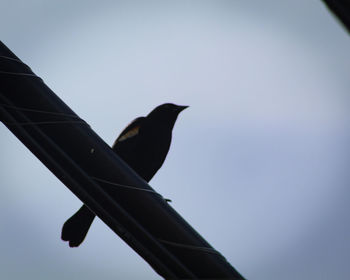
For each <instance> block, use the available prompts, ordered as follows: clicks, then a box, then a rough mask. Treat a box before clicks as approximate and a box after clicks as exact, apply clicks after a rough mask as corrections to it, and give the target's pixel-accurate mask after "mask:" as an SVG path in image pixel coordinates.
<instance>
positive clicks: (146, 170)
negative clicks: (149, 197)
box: [61, 103, 188, 247]
mask: <svg viewBox="0 0 350 280" xmlns="http://www.w3.org/2000/svg"><path fill="white" fill-rule="evenodd" d="M187 107H188V106H181V105H176V104H172V103H165V104H162V105H159V106H157V107H156V108H155V109H153V110H152V111H151V112H150V113H149V114H148V115H147V116H145V117H138V118H136V119H135V120H134V121H132V122H131V123H130V124H129V125H128V126H127V127H126V128H125V129H124V130H123V131H122V132H121V133H120V135H119V136H118V137H117V139H116V140H115V142H114V144H113V146H112V149H113V151H114V152H115V153H116V154H117V155H118V156H119V157H121V158H122V159H123V160H124V161H125V162H126V163H127V164H128V165H129V166H130V167H131V168H132V169H133V170H134V171H136V173H137V174H138V175H139V176H140V177H141V178H143V179H144V180H145V181H147V182H149V181H150V180H151V179H152V178H153V176H154V175H155V174H156V173H157V171H158V170H159V169H160V168H161V166H162V165H163V163H164V161H165V158H166V156H167V154H168V151H169V148H170V144H171V138H172V130H173V128H174V125H175V122H176V120H177V117H178V115H179V113H180V112H181V111H183V110H184V109H186V108H187ZM94 218H95V214H94V213H93V212H92V211H90V209H89V208H88V207H87V206H86V205H85V204H83V206H81V208H80V209H79V210H78V211H77V212H76V213H75V214H74V215H73V216H71V217H70V218H69V219H68V220H67V221H66V222H65V223H64V225H63V227H62V233H61V238H62V240H63V241H68V244H69V246H70V247H78V246H79V245H80V244H81V243H82V242H83V241H84V239H85V237H86V235H87V233H88V231H89V229H90V226H91V224H92V222H93V220H94Z"/></svg>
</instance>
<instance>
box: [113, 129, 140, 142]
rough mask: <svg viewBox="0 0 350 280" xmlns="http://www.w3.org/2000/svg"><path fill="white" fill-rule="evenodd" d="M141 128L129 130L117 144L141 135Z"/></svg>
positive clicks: (121, 136)
mask: <svg viewBox="0 0 350 280" xmlns="http://www.w3.org/2000/svg"><path fill="white" fill-rule="evenodd" d="M139 130H140V126H135V127H133V128H132V129H130V130H128V131H127V132H126V133H124V134H122V135H120V137H119V138H118V139H117V141H116V142H122V141H125V140H126V139H129V138H131V137H134V136H136V135H137V134H139Z"/></svg>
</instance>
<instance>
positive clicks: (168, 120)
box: [147, 103, 188, 128]
mask: <svg viewBox="0 0 350 280" xmlns="http://www.w3.org/2000/svg"><path fill="white" fill-rule="evenodd" d="M187 107H188V106H180V105H176V104H172V103H165V104H162V105H159V106H158V107H156V108H155V109H153V111H152V112H151V113H149V114H148V116H147V117H148V118H150V119H152V120H156V121H157V122H162V123H164V124H167V125H170V126H171V128H172V127H173V126H174V124H175V121H176V119H177V116H178V115H179V113H180V112H181V111H183V110H184V109H186V108H187Z"/></svg>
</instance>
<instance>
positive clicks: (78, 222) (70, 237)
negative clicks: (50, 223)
mask: <svg viewBox="0 0 350 280" xmlns="http://www.w3.org/2000/svg"><path fill="white" fill-rule="evenodd" d="M94 218H95V214H94V213H93V212H91V211H90V209H89V208H88V207H87V206H85V205H83V206H82V207H81V208H80V209H79V210H78V211H77V212H76V213H75V214H74V215H73V216H72V217H70V218H69V219H68V220H67V221H66V222H65V223H64V225H63V227H62V234H61V238H62V240H64V241H68V242H69V246H70V247H78V246H79V245H80V244H81V243H82V242H83V240H84V238H85V236H86V234H87V233H88V231H89V228H90V226H91V224H92V222H93V220H94Z"/></svg>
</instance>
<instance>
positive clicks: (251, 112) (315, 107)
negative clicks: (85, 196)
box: [0, 0, 350, 280]
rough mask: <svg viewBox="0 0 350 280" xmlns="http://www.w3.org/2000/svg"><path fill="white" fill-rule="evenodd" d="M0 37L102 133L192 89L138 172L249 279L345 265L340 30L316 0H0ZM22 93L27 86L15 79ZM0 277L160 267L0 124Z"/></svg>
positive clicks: (111, 135)
mask: <svg viewBox="0 0 350 280" xmlns="http://www.w3.org/2000/svg"><path fill="white" fill-rule="evenodd" d="M0 34H1V38H0V39H1V40H2V41H3V42H4V43H5V44H6V45H7V46H8V47H9V48H10V49H11V50H12V51H13V52H14V53H15V54H16V55H17V56H19V57H20V58H21V59H22V60H23V61H24V62H25V63H27V64H28V65H29V66H30V67H31V68H32V69H33V71H34V72H35V73H36V74H37V75H39V76H40V77H42V78H43V79H44V81H45V83H46V84H47V85H48V86H49V87H50V88H51V89H52V90H53V91H54V92H55V93H56V94H57V95H58V96H59V97H60V98H61V99H62V100H63V101H64V102H66V103H67V104H68V105H69V106H70V107H71V108H72V109H73V111H75V112H76V113H77V114H78V115H79V116H80V117H81V118H83V119H85V120H86V121H87V122H88V123H89V124H90V125H91V127H92V128H93V129H94V130H95V131H96V132H97V133H98V134H99V135H100V136H101V137H102V138H103V139H104V140H105V141H106V142H107V143H108V144H112V143H113V141H114V140H115V138H116V137H117V135H118V134H119V132H120V131H121V130H122V129H123V128H124V127H125V126H126V125H127V124H128V123H129V122H130V121H131V120H133V119H134V118H135V117H137V116H141V115H146V114H148V112H149V111H150V110H151V109H153V108H154V107H155V106H157V105H159V104H161V103H164V102H174V103H177V104H182V105H190V108H189V109H187V110H185V111H184V112H183V113H181V115H180V117H179V119H178V122H177V123H176V125H175V129H174V134H173V142H172V147H171V149H170V152H169V155H168V158H167V160H166V162H165V164H164V166H163V167H162V169H161V170H160V171H159V172H158V174H157V175H156V176H155V178H154V179H153V180H152V181H151V185H152V187H153V188H155V189H156V190H157V191H158V192H160V193H161V194H162V195H163V196H164V197H167V198H170V199H172V201H173V202H172V206H173V207H174V208H175V209H176V210H177V211H178V212H179V213H180V214H181V215H182V216H183V217H184V218H185V219H186V220H187V221H188V222H189V223H190V224H191V225H192V226H193V227H194V228H195V229H196V230H197V231H198V232H199V233H200V234H201V235H202V236H203V237H204V238H205V239H206V240H207V241H208V242H209V243H210V244H211V245H213V246H214V248H216V249H217V250H219V251H220V252H221V253H222V254H223V255H224V256H225V257H226V258H227V259H228V261H229V262H230V263H231V264H232V265H233V266H234V267H235V268H236V269H237V270H238V271H239V272H240V273H241V274H242V275H244V276H245V277H246V278H248V279H250V280H254V279H257V280H274V279H276V280H295V279H298V280H304V279H305V280H310V279H317V280H322V279H325V280H326V279H337V280H341V279H344V280H346V279H349V277H350V265H349V259H350V242H349V236H350V222H349V218H348V216H349V211H350V189H349V181H350V180H349V175H348V173H349V172H348V166H349V159H350V157H349V151H348V145H349V144H348V143H349V140H350V128H349V110H348V107H349V97H350V95H349V88H350V79H349V73H350V55H349V50H350V37H349V35H348V34H347V33H346V32H345V30H344V29H343V28H342V27H341V26H340V25H339V24H338V22H337V21H336V20H335V19H334V18H333V16H332V15H331V14H330V13H329V12H328V10H327V9H326V8H325V7H324V5H323V3H322V2H321V1H316V0H314V1H311V0H310V1H305V0H297V1H296V0H285V1H277V0H265V1H261V0H236V1H233V0H231V1H222V0H215V1H214V0H212V1H207V0H200V1H192V0H186V1H160V0H159V1H103V0H102V1H80V0H79V1H78V0H77V1H47V0H27V1H24V0H23V1H18V0H2V1H1V10H0ZM23 94H25V93H23ZM0 139H1V145H0V149H1V150H0V152H1V155H2V156H1V157H0V176H1V186H2V187H1V188H0V223H1V226H0V240H1V241H0V277H1V278H2V279H15V280H17V279H23V278H25V279H89V280H90V279H106V280H107V279H108V280H109V279H160V277H159V276H158V275H157V274H156V273H155V272H154V271H153V270H152V269H151V268H150V267H149V265H148V264H147V263H146V262H144V261H143V259H142V258H141V257H139V256H138V255H137V254H136V253H135V252H133V250H132V249H131V248H129V247H128V246H127V245H126V244H125V243H124V242H123V241H122V240H121V239H120V238H119V237H118V236H116V235H115V234H114V233H113V232H112V231H111V230H110V229H109V228H108V227H107V226H105V225H104V224H103V223H102V222H101V221H100V220H97V221H95V222H94V224H93V226H92V228H91V230H90V232H89V234H88V236H87V238H86V240H85V242H84V243H83V244H82V245H81V247H79V248H76V249H71V248H69V247H68V245H67V244H66V243H64V242H63V241H61V240H60V232H61V226H62V224H63V223H64V221H65V220H66V219H67V218H68V217H70V216H71V214H73V213H74V212H75V211H76V210H77V209H78V208H79V206H80V204H81V203H80V201H79V200H78V199H77V198H76V197H75V196H74V195H73V194H72V193H71V192H70V191H69V190H68V189H67V188H66V187H65V186H64V185H63V184H62V183H61V182H60V181H58V179H57V178H56V177H55V176H54V175H52V174H51V173H50V172H49V171H48V170H47V169H46V168H45V167H44V165H43V164H42V163H41V162H39V161H38V160H37V159H36V158H35V157H34V156H33V155H32V154H31V153H30V152H29V151H28V150H27V149H26V148H25V147H24V146H23V145H22V144H21V143H20V142H19V141H18V140H17V139H16V138H15V137H14V136H13V135H12V134H11V133H10V132H9V131H8V130H7V128H6V127H5V126H4V125H2V124H1V125H0Z"/></svg>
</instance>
